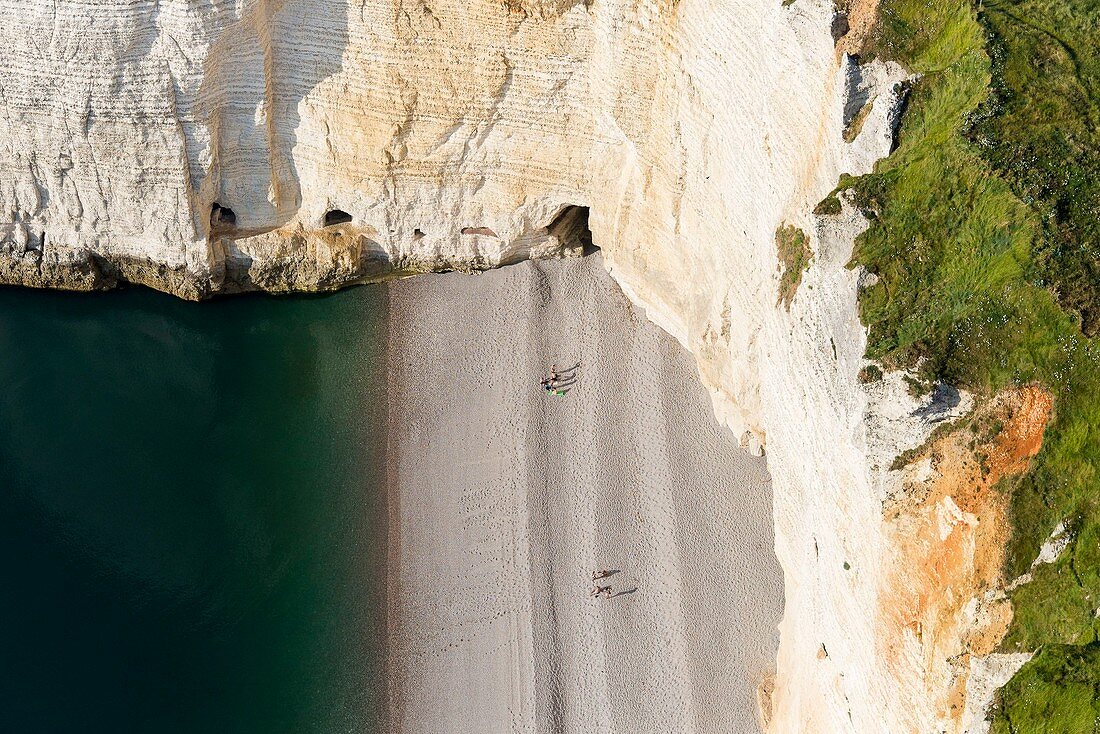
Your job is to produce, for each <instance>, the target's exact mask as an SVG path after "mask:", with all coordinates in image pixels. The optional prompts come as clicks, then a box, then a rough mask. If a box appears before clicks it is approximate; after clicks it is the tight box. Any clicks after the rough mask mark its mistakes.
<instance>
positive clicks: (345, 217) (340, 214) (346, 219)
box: [325, 209, 351, 227]
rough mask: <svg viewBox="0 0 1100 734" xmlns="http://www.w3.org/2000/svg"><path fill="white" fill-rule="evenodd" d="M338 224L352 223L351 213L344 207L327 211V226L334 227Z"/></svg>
mask: <svg viewBox="0 0 1100 734" xmlns="http://www.w3.org/2000/svg"><path fill="white" fill-rule="evenodd" d="M337 224H351V215H350V214H348V213H347V212H346V211H343V210H342V209H332V210H330V211H328V212H326V213H325V226H326V227H332V226H334V225H337Z"/></svg>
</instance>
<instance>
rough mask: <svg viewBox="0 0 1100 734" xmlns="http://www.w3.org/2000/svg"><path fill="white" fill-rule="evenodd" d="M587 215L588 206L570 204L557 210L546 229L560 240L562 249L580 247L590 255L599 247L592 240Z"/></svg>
mask: <svg viewBox="0 0 1100 734" xmlns="http://www.w3.org/2000/svg"><path fill="white" fill-rule="evenodd" d="M588 216H589V208H588V207H586V206H578V205H576V204H570V205H568V206H565V207H563V208H562V210H561V211H559V212H558V214H557V216H555V217H554V219H553V221H551V222H550V224H549V225H548V226H547V227H546V231H547V232H549V233H550V234H551V235H553V236H554V237H556V238H557V239H558V241H559V242H561V246H562V248H563V249H580V250H581V251H582V252H583V253H584V254H585V255H591V254H592V253H593V252H596V251H597V250H599V249H600V248H599V247H597V246H596V245H595V244H594V243H593V242H592V230H591V229H589V228H588Z"/></svg>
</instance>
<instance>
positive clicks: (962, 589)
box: [881, 386, 1053, 718]
mask: <svg viewBox="0 0 1100 734" xmlns="http://www.w3.org/2000/svg"><path fill="white" fill-rule="evenodd" d="M1052 409H1053V400H1052V398H1051V395H1050V394H1049V393H1048V392H1046V391H1045V390H1043V389H1042V388H1040V387H1037V386H1026V387H1021V388H1016V389H1012V390H1008V391H1005V392H1002V393H1000V394H999V395H997V396H996V397H994V398H993V399H992V400H990V401H988V402H987V403H985V404H984V405H982V406H981V407H979V408H978V409H977V410H975V411H974V413H973V414H972V415H971V416H970V418H969V419H968V420H966V421H964V422H962V423H961V424H960V425H959V426H957V427H956V428H955V429H954V430H952V431H951V432H950V433H948V434H946V435H944V436H942V437H940V438H939V439H937V440H935V441H934V442H933V443H932V444H931V446H930V447H928V448H926V449H925V450H924V451H922V452H920V453H918V454H917V455H916V456H915V457H914V458H913V460H912V461H911V462H910V467H912V466H913V465H914V464H919V463H920V462H923V461H926V460H927V461H929V462H930V464H931V469H932V471H931V472H930V474H929V475H927V477H926V478H925V479H924V480H923V481H910V482H909V483H908V484H907V485H906V487H905V490H904V491H903V492H902V493H901V495H900V496H895V498H894V501H893V502H892V503H891V507H890V511H889V512H888V513H887V514H888V516H887V517H886V518H884V535H885V536H886V538H887V539H888V542H889V548H890V550H891V553H892V556H893V557H892V559H891V565H890V569H889V572H888V573H887V574H885V578H884V585H883V587H882V588H881V599H882V600H883V601H882V607H881V612H882V621H883V623H884V624H885V625H887V630H886V631H885V634H884V636H883V639H884V640H887V641H889V643H888V644H887V645H886V649H884V650H883V651H882V652H883V654H884V655H885V656H886V659H887V662H888V664H889V665H891V667H896V669H897V670H898V673H899V675H905V674H904V673H903V668H904V667H905V666H906V665H909V664H911V661H912V659H913V656H914V655H919V657H920V659H921V660H922V661H924V664H925V666H926V670H925V675H923V676H922V678H923V681H924V683H925V685H928V686H930V690H937V689H938V695H939V703H938V705H939V706H940V712H941V714H942V715H943V716H944V717H945V718H956V717H958V716H960V715H961V714H962V704H963V702H964V701H965V687H966V673H967V671H968V665H969V656H970V655H971V654H979V655H980V654H986V653H988V652H989V651H991V650H993V649H994V648H995V647H996V645H997V644H998V643H999V642H1000V640H1001V639H1002V638H1003V636H1004V634H1005V632H1006V630H1007V628H1008V625H1009V623H1010V622H1011V619H1012V609H1011V605H1010V604H1009V603H1008V602H1007V601H1005V600H1004V599H1003V598H1001V597H998V596H997V595H996V594H995V593H994V594H991V595H990V596H989V597H986V598H984V599H980V601H979V603H978V605H977V607H976V609H975V607H974V606H973V605H971V601H972V600H973V599H975V598H978V597H981V596H982V594H983V593H984V592H987V591H991V590H997V589H1000V588H1002V587H1003V579H1002V578H1001V569H1002V567H1003V563H1004V554H1005V546H1006V544H1007V542H1008V539H1009V535H1010V527H1009V523H1008V519H1007V512H1006V510H1007V503H1008V497H1007V496H1006V494H1005V493H1004V492H1001V491H997V490H995V489H994V487H995V486H996V484H997V483H998V482H999V481H1000V480H1001V479H1003V478H1005V477H1008V476H1012V475H1015V474H1019V473H1021V472H1024V471H1026V470H1027V467H1028V465H1029V463H1030V460H1031V457H1033V456H1035V454H1036V453H1038V451H1039V449H1040V448H1041V447H1042V442H1043V433H1044V431H1045V430H1046V426H1047V423H1048V421H1049V420H1050V417H1051V412H1052ZM968 605H969V609H968ZM914 640H915V641H916V646H915V647H914V642H913V641H914Z"/></svg>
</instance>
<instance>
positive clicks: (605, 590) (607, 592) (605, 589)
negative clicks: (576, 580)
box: [592, 586, 611, 597]
mask: <svg viewBox="0 0 1100 734" xmlns="http://www.w3.org/2000/svg"><path fill="white" fill-rule="evenodd" d="M600 594H603V595H604V596H607V597H610V596H611V587H610V586H597V587H595V588H594V589H592V596H599V595H600Z"/></svg>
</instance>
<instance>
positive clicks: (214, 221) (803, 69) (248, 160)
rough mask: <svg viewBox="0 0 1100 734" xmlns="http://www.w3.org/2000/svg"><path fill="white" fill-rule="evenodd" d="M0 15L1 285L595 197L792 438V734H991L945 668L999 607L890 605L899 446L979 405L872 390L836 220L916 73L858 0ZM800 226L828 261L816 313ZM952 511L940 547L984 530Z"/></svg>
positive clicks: (383, 1)
mask: <svg viewBox="0 0 1100 734" xmlns="http://www.w3.org/2000/svg"><path fill="white" fill-rule="evenodd" d="M855 5H856V6H859V7H862V5H861V3H855ZM870 12H873V4H872V7H871V9H870ZM0 19H2V20H3V22H2V23H0V47H2V48H3V49H4V54H3V58H2V60H0V141H2V144H0V241H2V244H0V281H3V282H9V283H22V284H26V285H33V286H45V287H66V288H83V289H94V288H102V287H109V286H111V285H113V284H114V283H116V282H118V281H121V280H125V281H131V282H137V283H144V284H147V285H150V286H152V287H155V288H160V289H162V290H167V291H170V292H174V293H177V294H179V295H182V296H185V297H192V298H200V297H204V296H206V295H210V294H213V293H217V292H233V291H239V290H249V289H264V290H273V291H284V290H310V289H324V288H334V287H339V286H341V285H344V284H348V283H353V282H357V281H361V280H364V279H372V278H381V277H385V276H387V274H390V273H397V274H400V273H404V272H412V271H417V270H427V269H436V268H478V267H490V266H494V265H498V264H502V263H507V262H512V261H516V260H519V259H522V258H526V257H533V256H540V255H550V254H553V253H555V252H557V251H559V250H560V249H561V248H562V247H563V246H565V247H570V246H575V244H576V243H575V241H574V237H575V234H576V232H575V230H576V227H575V225H576V224H577V222H576V221H572V220H576V219H577V218H579V217H580V216H581V213H582V211H583V209H579V208H575V207H582V208H583V207H587V208H588V209H589V212H590V215H589V226H590V228H591V232H592V238H593V240H594V242H595V243H596V244H597V245H599V246H600V247H601V248H602V250H603V253H604V257H605V261H606V263H607V264H608V267H609V269H610V271H611V273H612V274H613V275H614V277H615V278H616V279H617V280H618V281H619V283H620V284H621V285H622V286H623V288H624V290H625V291H626V292H627V294H628V295H630V297H631V298H632V299H634V300H635V301H637V302H638V303H640V304H642V305H644V306H645V307H646V309H647V313H648V314H649V315H650V317H651V318H652V319H654V320H655V321H656V322H657V323H659V324H660V325H662V326H663V327H664V328H666V329H667V330H668V331H670V332H671V333H672V334H674V335H675V336H676V337H677V338H678V339H680V341H682V342H683V343H684V344H685V345H686V346H687V347H688V348H689V349H690V350H691V351H692V352H693V353H694V354H695V355H696V356H697V358H698V363H699V370H700V374H701V376H702V379H703V381H704V383H705V384H706V385H707V386H708V388H710V390H711V391H712V394H713V396H714V400H715V406H716V410H717V413H718V415H719V416H720V418H721V419H722V420H723V421H724V422H725V423H726V424H727V425H728V426H729V427H730V429H731V430H733V431H734V432H735V433H736V434H737V435H738V436H743V437H744V440H745V442H746V443H747V444H750V445H751V446H752V447H761V446H763V444H764V442H765V441H766V445H767V450H768V457H769V466H770V470H771V472H772V475H773V479H774V491H775V501H774V506H775V521H776V536H777V548H776V551H777V554H778V557H779V560H780V562H781V564H782V565H783V568H784V569H785V574H786V589H787V591H786V614H785V619H784V622H783V625H782V642H781V649H780V651H779V659H778V670H777V677H776V680H775V684H774V689H773V690H774V693H773V694H772V699H771V700H772V705H771V718H770V723H769V730H770V731H772V732H790V733H794V732H841V731H853V732H932V731H937V732H938V731H942V730H950V731H963V730H964V728H963V727H964V724H962V723H959V722H961V717H962V710H963V706H962V703H961V702H955V701H953V700H950V699H951V691H954V690H957V689H958V687H959V685H960V681H961V684H963V685H965V682H966V676H967V670H968V668H967V666H966V664H965V663H959V662H951V663H949V662H948V658H951V657H952V656H957V655H958V653H959V652H960V651H962V647H963V642H960V641H959V640H961V639H963V638H964V637H965V634H964V632H959V630H964V631H965V630H966V629H970V628H971V627H973V626H974V625H976V624H978V621H976V620H977V618H978V617H979V616H981V610H980V609H977V607H975V604H978V603H977V602H975V604H972V605H971V607H972V608H969V611H967V612H966V613H965V614H963V612H959V615H963V616H958V615H956V616H957V617H958V618H957V619H956V620H955V626H956V627H957V628H958V629H956V628H955V627H952V628H951V630H950V631H948V632H944V633H943V634H942V635H940V636H939V637H937V633H936V632H935V631H930V630H929V629H928V626H927V625H928V623H927V622H921V625H923V626H921V627H920V629H921V632H920V634H915V635H914V634H911V633H910V632H909V631H907V630H908V629H909V628H908V627H906V626H905V625H898V624H894V623H892V622H891V621H890V619H889V614H888V613H887V612H885V611H884V609H886V608H887V603H886V602H887V599H886V597H888V596H891V595H892V594H893V592H894V587H895V586H896V584H895V582H894V581H892V580H891V576H890V574H891V569H893V568H894V567H896V566H897V565H898V563H899V561H898V558H899V556H898V552H897V550H896V542H895V541H892V540H891V538H892V537H893V536H892V535H891V533H892V532H894V531H893V530H892V529H891V525H890V520H889V519H888V518H887V516H886V515H885V514H884V503H886V502H887V501H888V499H889V496H890V494H891V492H892V491H895V490H896V488H897V487H898V486H900V485H899V482H901V481H902V480H901V478H899V477H900V473H899V472H891V471H889V464H890V461H891V459H892V458H893V456H894V455H896V454H897V453H898V452H899V451H901V450H903V449H908V448H913V447H914V446H916V445H918V444H920V443H921V442H922V441H923V440H924V438H925V436H926V435H927V433H928V430H929V429H930V427H931V426H932V425H933V424H934V423H935V422H936V421H937V420H939V419H942V418H943V417H944V415H946V414H948V413H950V414H955V413H959V412H961V411H963V410H965V409H966V408H967V403H966V400H959V401H956V402H952V401H947V404H946V405H945V407H942V409H941V406H940V405H939V404H933V405H925V406H922V405H920V404H917V403H915V402H914V403H912V404H911V405H910V404H907V403H906V401H907V400H909V398H908V397H907V396H906V394H905V391H904V389H902V387H901V386H900V382H899V381H898V380H887V381H885V382H883V383H880V384H879V385H877V386H875V387H874V388H870V389H865V388H864V387H863V386H861V385H860V384H859V382H858V381H857V377H856V376H857V372H858V371H859V369H860V367H861V366H862V365H863V364H864V362H863V352H864V347H865V333H864V329H863V327H862V326H861V325H860V323H859V319H858V316H857V312H856V297H857V291H858V281H859V278H860V277H861V276H860V273H859V272H858V271H856V270H851V269H848V268H847V267H846V264H847V261H848V259H849V257H850V253H851V248H852V240H853V237H854V236H855V234H857V233H858V232H859V231H860V228H861V227H862V226H864V222H863V220H862V218H861V217H860V216H859V215H858V214H857V213H855V212H854V211H853V210H852V209H851V207H850V206H848V205H847V204H845V206H844V208H843V210H842V212H841V213H840V214H839V215H834V216H831V217H821V218H816V217H814V216H813V215H812V214H811V210H812V209H813V207H814V205H815V204H816V203H817V202H818V201H819V200H820V199H821V198H822V197H823V196H824V195H826V194H827V193H828V192H829V191H830V190H832V189H833V187H834V186H835V185H836V184H837V181H838V178H839V176H840V174H842V173H851V174H861V173H865V172H867V171H869V170H870V168H871V167H872V165H873V164H874V161H875V160H877V159H878V158H880V157H882V156H885V155H887V154H888V153H889V151H890V147H891V142H892V140H891V138H892V131H893V127H894V125H895V123H896V116H897V114H898V108H899V99H900V96H901V94H902V90H901V85H900V82H901V81H902V80H903V79H904V78H905V76H906V75H905V72H904V71H903V70H901V69H899V68H897V67H896V66H894V65H889V64H883V63H882V62H875V63H873V64H867V65H864V66H860V65H859V64H857V63H856V61H855V60H853V59H852V58H851V57H848V56H846V55H845V54H844V53H843V41H841V42H840V45H839V46H838V38H839V37H840V36H841V35H842V34H843V33H844V31H845V30H846V28H847V25H846V24H845V23H844V22H842V20H841V19H839V18H838V17H837V16H836V13H835V11H834V8H833V3H832V1H831V0H795V2H793V3H791V4H787V5H785V4H784V3H782V2H781V1H780V0H147V1H135V0H96V2H94V3H90V2H87V0H0ZM857 20H858V19H853V21H852V26H853V28H856V27H858V26H859V25H860V24H859V23H857ZM865 20H866V19H863V21H865ZM846 126H847V128H848V129H847V133H848V134H847V135H845V131H846ZM846 138H847V140H849V141H850V142H846ZM563 215H564V216H563ZM787 224H790V225H794V226H797V227H800V228H801V229H803V230H804V231H805V232H807V233H808V235H809V239H810V244H811V248H812V250H813V260H812V263H811V265H810V267H809V269H808V271H807V273H806V275H805V277H804V279H803V282H802V283H801V285H800V286H799V288H798V291H797V294H796V296H795V298H794V300H793V303H792V304H791V307H790V309H789V310H787V309H786V308H784V307H783V306H782V305H777V288H778V283H779V268H778V265H777V262H778V261H777V254H776V230H777V229H778V228H780V227H781V226H783V225H787ZM922 408H923V412H922ZM891 411H894V413H891ZM914 415H915V416H917V417H913V416H914ZM929 471H932V470H929ZM909 479H911V477H910V478H909ZM950 499H951V498H950V497H947V500H950ZM943 507H945V508H947V509H950V508H949V507H948V505H947V504H946V503H944V504H943ZM941 509H942V508H941ZM956 509H957V508H956ZM944 513H946V514H944ZM937 517H940V518H941V520H942V523H941V526H942V527H941V530H942V531H943V532H942V533H941V535H942V536H943V538H948V537H949V536H951V534H952V532H954V530H953V529H954V528H955V526H958V527H959V528H962V530H960V532H962V531H964V530H966V528H972V527H974V526H975V525H976V524H977V522H978V521H977V520H976V519H974V517H973V516H968V515H967V513H965V512H961V511H960V512H955V513H954V514H951V513H949V512H946V510H945V511H944V512H941V513H940V515H937ZM937 537H938V536H937ZM963 601H967V599H963ZM978 606H980V605H978ZM966 615H970V616H966ZM956 643H957V644H956ZM952 645H954V647H952ZM967 706H969V707H970V708H971V709H972V708H973V705H971V704H969V703H968V704H967ZM956 708H957V709H958V711H957V712H956V711H955V709H956ZM977 718H978V719H980V718H981V717H980V716H978V717H977Z"/></svg>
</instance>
